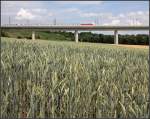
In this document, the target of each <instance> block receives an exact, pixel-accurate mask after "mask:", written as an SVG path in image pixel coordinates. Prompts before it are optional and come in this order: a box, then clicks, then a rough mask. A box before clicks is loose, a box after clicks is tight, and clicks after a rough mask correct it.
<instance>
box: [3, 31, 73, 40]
mask: <svg viewBox="0 0 150 119" xmlns="http://www.w3.org/2000/svg"><path fill="white" fill-rule="evenodd" d="M1 33H2V36H5V37H11V38H20V39H21V38H27V39H31V36H32V31H29V30H2V32H1ZM35 37H36V39H44V40H54V41H64V40H66V41H71V40H74V36H73V34H72V33H68V32H50V31H36V33H35Z"/></svg>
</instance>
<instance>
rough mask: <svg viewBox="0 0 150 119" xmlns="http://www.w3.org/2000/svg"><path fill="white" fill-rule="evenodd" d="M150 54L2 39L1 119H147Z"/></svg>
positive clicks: (103, 47) (80, 44)
mask: <svg viewBox="0 0 150 119" xmlns="http://www.w3.org/2000/svg"><path fill="white" fill-rule="evenodd" d="M148 54H149V52H148V49H128V48H121V47H117V46H113V45H104V44H90V43H78V44H76V43H74V42H56V41H42V40H41V41H39V40H37V41H31V40H29V41H27V40H22V39H19V40H18V39H9V38H2V44H1V80H2V81H1V83H2V89H3V90H1V97H2V103H1V116H2V117H28V118H29V117H41V118H44V117H51V118H52V117H53V118H54V117H55V118H56V117H60V118H62V117H68V118H69V117H70V118H75V117H84V118H87V117H93V118H96V117H97V118H102V117H105V118H107V117H109V118H129V117H130V118H135V117H138V118H148V112H149V111H150V110H149V108H148V104H149V103H148V97H149V93H148V85H149V81H148V79H149V65H148Z"/></svg>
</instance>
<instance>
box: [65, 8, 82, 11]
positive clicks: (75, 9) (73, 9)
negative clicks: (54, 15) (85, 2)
mask: <svg viewBox="0 0 150 119" xmlns="http://www.w3.org/2000/svg"><path fill="white" fill-rule="evenodd" d="M79 11H80V10H79V9H78V8H68V9H65V10H64V12H79Z"/></svg>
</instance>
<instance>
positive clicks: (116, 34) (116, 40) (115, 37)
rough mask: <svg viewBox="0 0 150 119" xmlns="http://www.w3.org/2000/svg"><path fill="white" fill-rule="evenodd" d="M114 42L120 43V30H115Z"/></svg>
mask: <svg viewBox="0 0 150 119" xmlns="http://www.w3.org/2000/svg"><path fill="white" fill-rule="evenodd" d="M114 44H118V30H115V31H114Z"/></svg>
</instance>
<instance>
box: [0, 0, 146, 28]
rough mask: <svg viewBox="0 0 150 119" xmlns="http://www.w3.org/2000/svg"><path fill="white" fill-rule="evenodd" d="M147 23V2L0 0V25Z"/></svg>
mask: <svg viewBox="0 0 150 119" xmlns="http://www.w3.org/2000/svg"><path fill="white" fill-rule="evenodd" d="M55 22H56V24H81V23H93V24H96V25H115V26H117V25H128V26H129V25H149V3H148V1H145V2H144V1H2V2H1V24H9V23H10V24H54V23H55Z"/></svg>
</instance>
